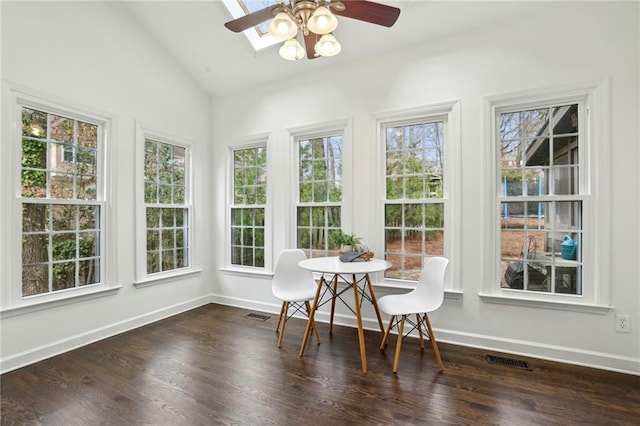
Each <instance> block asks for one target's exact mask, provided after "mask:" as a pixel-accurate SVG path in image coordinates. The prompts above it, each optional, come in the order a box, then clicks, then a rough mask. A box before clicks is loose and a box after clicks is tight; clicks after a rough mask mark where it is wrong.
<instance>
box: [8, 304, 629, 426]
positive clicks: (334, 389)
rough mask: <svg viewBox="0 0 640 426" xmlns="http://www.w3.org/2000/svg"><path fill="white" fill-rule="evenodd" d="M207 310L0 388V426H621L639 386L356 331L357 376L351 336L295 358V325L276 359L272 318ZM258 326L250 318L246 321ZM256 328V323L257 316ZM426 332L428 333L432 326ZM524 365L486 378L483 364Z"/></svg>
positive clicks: (300, 327) (339, 330) (495, 368)
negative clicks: (361, 340) (363, 361)
mask: <svg viewBox="0 0 640 426" xmlns="http://www.w3.org/2000/svg"><path fill="white" fill-rule="evenodd" d="M249 313H250V311H247V310H243V309H238V308H231V307H227V306H221V305H213V304H212V305H207V306H204V307H201V308H198V309H194V310H192V311H190V312H186V313H183V314H180V315H177V316H175V317H172V318H169V319H166V320H163V321H159V322H157V323H154V324H151V325H149V326H146V327H143V328H139V329H137V330H134V331H131V332H128V333H124V334H121V335H119V336H115V337H112V338H109V339H106V340H103V341H100V342H98V343H95V344H92V345H89V346H86V347H83V348H80V349H77V350H74V351H72V352H69V353H66V354H63V355H60V356H57V357H55V358H51V359H48V360H45V361H42V362H39V363H36V364H33V365H30V366H28V367H25V368H22V369H19V370H16V371H12V372H9V373H6V374H4V375H2V376H1V377H0V380H1V386H2V411H1V416H2V417H1V423H2V424H3V425H14V424H15V425H24V424H47V425H94V424H115V425H138V424H151V425H209V424H211V425H217V424H237V425H269V424H274V425H316V424H318V425H320V424H323V425H324V424H326V425H342V424H367V425H369V424H393V425H404V424H429V425H431V424H469V425H483V424H499V425H530V424H535V425H552V424H557V425H569V424H580V425H584V424H593V425H632V424H634V425H635V424H638V422H639V420H640V377H638V376H632V375H625V374H619V373H612V372H606V371H601V370H596V369H590V368H583V367H577V366H571V365H565V364H558V363H553V362H547V361H541V360H537V359H527V358H523V357H515V356H510V355H504V354H495V353H489V352H487V351H483V350H477V349H470V348H465V347H461V346H454V345H447V344H444V343H443V344H441V345H440V351H441V354H442V357H443V360H444V363H445V367H446V370H445V371H444V372H442V373H440V372H439V371H438V368H437V364H436V361H435V358H434V355H433V350H432V349H431V347H430V345H428V346H427V349H425V350H424V352H422V351H421V350H420V346H419V344H418V341H417V339H413V338H411V339H407V340H406V341H405V342H404V344H403V350H402V355H401V359H400V367H399V371H398V374H397V375H394V374H393V373H392V372H391V368H392V364H393V351H394V347H395V341H396V338H395V336H393V337H392V338H391V340H390V344H389V347H388V348H387V349H386V352H383V351H380V350H379V349H378V345H379V342H380V338H381V336H380V333H377V332H372V331H367V332H366V340H367V356H368V361H369V364H368V365H369V372H368V374H367V375H363V374H362V371H361V368H360V358H359V351H358V343H357V332H356V330H355V329H352V328H345V327H334V332H333V336H330V335H329V334H328V326H327V324H319V329H320V338H321V339H322V344H321V345H319V346H318V345H316V342H315V339H313V340H311V342H310V345H309V347H308V348H307V350H306V353H305V356H304V357H303V358H300V357H299V356H298V350H299V345H300V342H301V338H302V334H303V331H304V325H305V322H304V321H303V320H297V319H294V320H291V321H290V322H289V323H287V330H286V333H285V337H284V343H283V346H282V348H281V349H277V348H276V337H277V336H276V333H275V324H276V321H277V316H276V315H271V314H269V315H270V318H269V319H268V320H266V321H262V320H259V319H255V318H251V317H249V316H247V315H248V314H249ZM256 313H258V312H256ZM258 314H259V313H258ZM434 326H436V327H437V325H435V324H434ZM487 354H491V355H499V356H500V355H502V356H504V357H507V358H510V359H513V358H515V359H517V360H522V361H526V362H528V363H529V365H530V367H531V369H530V370H526V369H520V368H515V367H513V366H507V365H499V364H490V363H488V362H487V361H486V355H487Z"/></svg>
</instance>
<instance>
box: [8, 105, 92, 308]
mask: <svg viewBox="0 0 640 426" xmlns="http://www.w3.org/2000/svg"><path fill="white" fill-rule="evenodd" d="M21 113H22V137H21V146H22V148H21V179H20V187H21V190H20V194H21V204H22V295H23V296H33V295H38V294H46V293H52V292H56V291H60V290H65V289H71V288H76V287H82V286H86V285H90V284H96V283H99V282H100V280H101V274H100V270H101V268H100V267H101V262H100V261H101V252H102V250H101V247H102V235H103V233H102V223H103V221H102V215H103V211H104V204H103V200H102V199H101V193H102V191H100V190H99V188H100V185H101V180H102V178H101V176H100V175H99V173H98V155H99V151H100V149H101V148H100V135H101V133H102V129H101V126H100V125H99V124H97V123H90V122H86V121H83V120H80V119H77V118H74V117H72V115H71V114H70V115H69V116H65V115H62V114H58V113H53V112H51V111H46V110H43V109H40V108H32V107H28V106H23V107H21Z"/></svg>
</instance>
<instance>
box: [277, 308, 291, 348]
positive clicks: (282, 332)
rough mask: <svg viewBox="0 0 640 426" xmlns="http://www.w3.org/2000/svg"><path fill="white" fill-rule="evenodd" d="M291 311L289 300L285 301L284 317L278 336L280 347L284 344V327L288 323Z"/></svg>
mask: <svg viewBox="0 0 640 426" xmlns="http://www.w3.org/2000/svg"><path fill="white" fill-rule="evenodd" d="M288 313H289V302H284V307H283V311H282V314H283V315H284V317H283V318H282V320H281V324H280V325H281V327H280V335H279V336H278V347H281V346H282V337H283V336H284V327H285V326H286V325H287V314H288Z"/></svg>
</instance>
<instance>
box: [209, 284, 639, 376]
mask: <svg viewBox="0 0 640 426" xmlns="http://www.w3.org/2000/svg"><path fill="white" fill-rule="evenodd" d="M212 301H213V303H219V304H222V305H229V306H234V307H238V308H243V309H255V310H259V311H263V312H272V313H276V314H277V313H278V312H280V305H270V304H265V303H256V302H255V301H252V300H245V299H238V298H229V297H225V296H219V295H212ZM315 319H316V321H318V322H322V323H328V322H329V313H328V312H325V311H318V312H316V317H315ZM383 321H386V320H384V319H383ZM333 322H334V324H336V325H343V326H346V327H354V328H355V327H357V324H356V320H355V318H354V317H353V316H351V315H344V314H340V313H337V312H336V314H335V317H334V321H333ZM362 325H363V327H364V328H365V329H367V330H372V331H379V330H380V327H379V325H378V320H377V319H376V318H373V317H369V318H362ZM384 325H385V327H386V325H387V324H386V323H385V324H384ZM434 334H435V335H436V337H437V339H438V342H443V343H451V344H454V345H460V346H467V347H471V348H476V349H485V350H487V351H494V352H502V353H508V354H513V355H520V356H525V357H530V358H538V359H544V360H548V361H555V362H563V363H566V364H573V365H580V366H583V367H591V368H597V369H600V370H608V371H615V372H619V373H626V374H633V375H638V376H640V359H636V358H632V357H621V356H619V355H616V354H610V353H602V352H593V351H585V350H580V349H576V348H571V347H565V346H553V345H545V344H540V343H535V342H528V341H525V340H516V339H504V338H500V337H496V336H489V335H481V334H472V333H461V332H457V331H453V330H444V329H439V328H434ZM414 337H415V338H417V337H418V335H417V333H416V335H415V336H414Z"/></svg>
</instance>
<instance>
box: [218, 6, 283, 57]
mask: <svg viewBox="0 0 640 426" xmlns="http://www.w3.org/2000/svg"><path fill="white" fill-rule="evenodd" d="M223 3H224V5H225V7H226V8H227V9H228V10H229V13H231V16H232V17H233V18H232V19H237V18H241V17H243V16H247V15H248V14H250V13H253V12H257V11H258V10H262V9H264V8H266V7H269V6H276V5H277V4H278V3H279V2H278V1H277V0H223ZM230 20H231V19H230ZM268 27H269V20H267V21H265V22H261V23H259V24H258V25H256V26H255V27H251V28H249V29H247V30H245V31H243V34H244V35H245V36H246V37H247V40H249V42H250V43H251V45H252V46H253V48H254V49H255V50H256V51H259V50H262V49H264V48H267V47H270V46H273V45H274V44H277V43H279V42H281V41H282V40H278V39H276V38H274V37H273V36H272V35H271V34H269V28H268Z"/></svg>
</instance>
